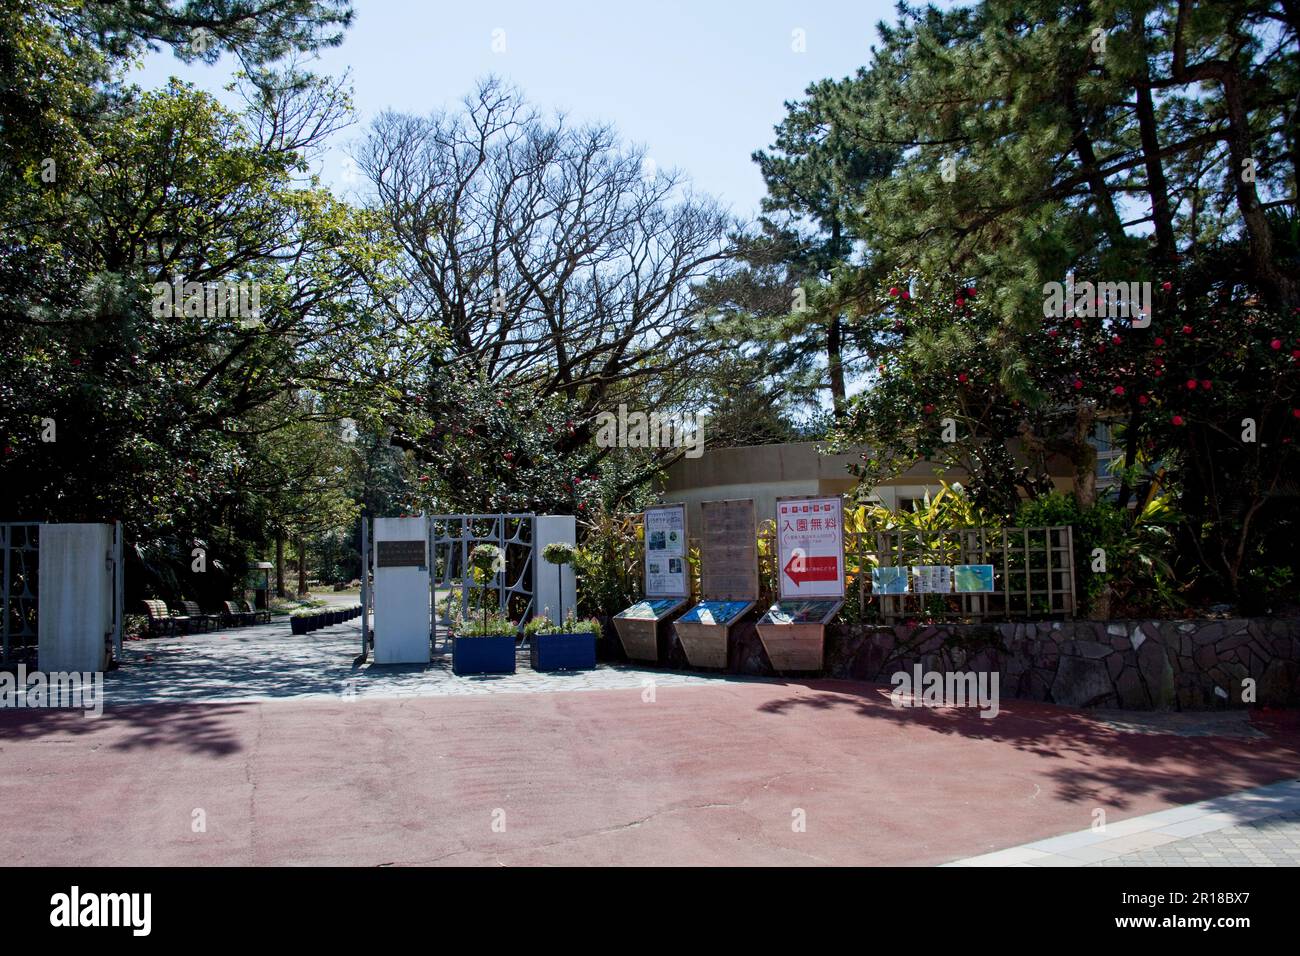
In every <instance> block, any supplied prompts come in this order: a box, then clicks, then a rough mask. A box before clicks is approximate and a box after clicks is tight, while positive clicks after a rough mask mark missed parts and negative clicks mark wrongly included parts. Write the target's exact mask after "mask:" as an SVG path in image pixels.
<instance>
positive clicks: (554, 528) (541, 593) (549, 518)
mask: <svg viewBox="0 0 1300 956" xmlns="http://www.w3.org/2000/svg"><path fill="white" fill-rule="evenodd" d="M536 522H537V523H536V524H535V525H534V527H533V541H534V551H533V569H534V571H533V613H535V614H547V615H549V616H550V618H551V620H553V621H558V620H560V618H561V616H562V614H567V613H569V612H570V611H572V610H574V605H575V603H576V602H577V599H578V584H577V578H576V577H575V576H574V570H573V565H571V564H568V565H565V566H564V568H563V574H562V576H561V575H559V574H557V573H556V572H557V571H558V570H560V569H557V568H556V566H555V565H553V564H549V563H547V561H546V559H545V558H543V557H542V549H543V548H545V547H546V546H547V545H548V544H550V543H552V542H554V541H562V542H564V543H566V544H577V542H578V523H577V519H576V518H574V516H573V515H538V516H537V518H536ZM561 587H563V590H561ZM561 597H563V608H564V609H563V611H561V609H560V607H561Z"/></svg>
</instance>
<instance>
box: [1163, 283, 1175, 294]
mask: <svg viewBox="0 0 1300 956" xmlns="http://www.w3.org/2000/svg"><path fill="white" fill-rule="evenodd" d="M1173 287H1174V284H1173V283H1172V282H1162V283H1160V288H1162V289H1164V290H1165V291H1166V292H1168V291H1169V290H1170V289H1172V288H1173Z"/></svg>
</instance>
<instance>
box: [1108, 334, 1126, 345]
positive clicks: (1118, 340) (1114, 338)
mask: <svg viewBox="0 0 1300 956" xmlns="http://www.w3.org/2000/svg"><path fill="white" fill-rule="evenodd" d="M1110 340H1111V341H1112V342H1114V343H1115V344H1116V345H1121V344H1123V342H1124V340H1123V339H1122V338H1120V337H1119V336H1118V335H1112V336H1111V337H1110Z"/></svg>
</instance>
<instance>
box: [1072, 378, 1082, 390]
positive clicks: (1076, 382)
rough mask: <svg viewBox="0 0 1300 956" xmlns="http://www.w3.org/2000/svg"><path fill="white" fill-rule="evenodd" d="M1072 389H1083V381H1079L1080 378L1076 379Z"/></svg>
mask: <svg viewBox="0 0 1300 956" xmlns="http://www.w3.org/2000/svg"><path fill="white" fill-rule="evenodd" d="M1074 387H1075V388H1083V379H1081V378H1076V379H1075V380H1074Z"/></svg>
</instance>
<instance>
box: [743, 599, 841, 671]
mask: <svg viewBox="0 0 1300 956" xmlns="http://www.w3.org/2000/svg"><path fill="white" fill-rule="evenodd" d="M800 605H823V606H824V608H816V609H812V608H810V610H812V611H813V614H816V617H815V618H814V617H813V616H812V615H810V614H800V613H798V611H797V610H796V609H797V608H799V606H800ZM843 606H844V602H843V601H778V602H777V603H776V604H774V605H772V607H771V608H770V609H769V610H768V612H767V613H766V614H764V615H763V616H762V617H761V618H760V619H759V621H758V625H757V626H756V628H755V630H757V631H758V639H759V640H760V641H762V642H763V650H765V651H767V659H768V660H769V661H771V662H772V668H773V669H774V670H777V671H819V670H821V669H822V664H823V657H824V649H825V646H826V625H827V624H828V623H829V622H830V621H831V619H832V618H834V617H835V615H836V614H838V613H839V610H840V608H841V607H843ZM800 618H806V619H805V620H800Z"/></svg>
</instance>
